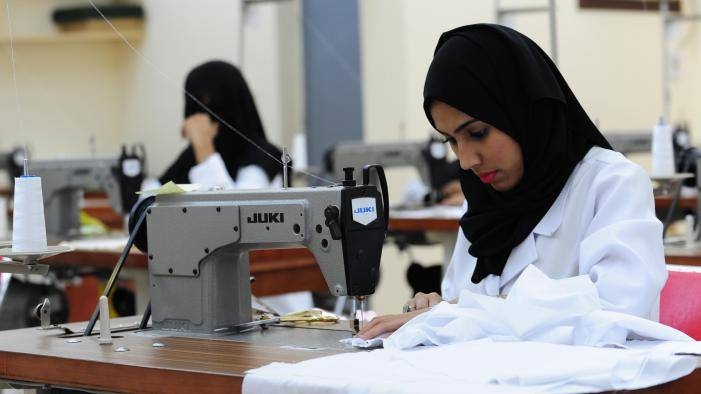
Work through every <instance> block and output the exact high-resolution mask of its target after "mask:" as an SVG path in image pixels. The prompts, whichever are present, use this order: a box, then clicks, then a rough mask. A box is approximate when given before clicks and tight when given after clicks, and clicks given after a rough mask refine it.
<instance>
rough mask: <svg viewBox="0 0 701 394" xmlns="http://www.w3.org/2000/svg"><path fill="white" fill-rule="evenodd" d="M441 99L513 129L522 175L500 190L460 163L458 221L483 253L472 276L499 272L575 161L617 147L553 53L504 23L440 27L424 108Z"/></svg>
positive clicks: (477, 251) (472, 248)
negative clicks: (463, 207) (462, 210)
mask: <svg viewBox="0 0 701 394" xmlns="http://www.w3.org/2000/svg"><path fill="white" fill-rule="evenodd" d="M434 100H439V101H442V102H444V103H446V104H448V105H451V106H452V107H454V108H456V109H458V110H460V111H462V112H464V113H466V114H468V115H470V116H472V117H474V118H476V119H478V120H481V121H483V122H486V123H488V124H490V125H492V126H494V127H496V128H498V129H500V130H502V131H504V132H505V133H507V134H508V135H509V136H511V137H512V138H513V139H514V140H516V141H517V142H518V144H519V145H520V146H521V150H522V152H523V160H524V175H523V178H522V179H521V181H520V182H519V183H518V185H517V186H516V187H514V188H513V189H511V190H509V191H506V192H497V191H495V190H494V189H493V188H492V187H490V186H488V185H485V184H483V183H482V182H481V181H480V180H479V178H478V177H477V176H476V175H475V173H474V172H473V171H465V170H461V174H460V182H461V184H462V190H463V193H464V194H465V198H466V199H467V203H468V211H467V213H466V214H465V215H464V216H463V217H462V219H461V220H460V226H461V228H462V230H463V232H464V234H465V236H466V237H467V239H468V240H469V241H470V243H471V246H470V249H469V252H470V254H471V255H473V256H475V257H477V265H476V267H475V271H474V273H473V275H472V278H471V279H472V282H473V283H479V282H480V281H481V280H482V279H484V278H485V277H487V276H488V275H490V274H494V275H501V273H502V271H503V269H504V266H505V265H506V261H507V259H508V257H509V254H510V253H511V250H512V249H513V248H514V247H515V246H517V245H518V244H520V243H521V242H522V241H523V240H524V239H525V238H526V237H527V236H528V235H529V234H530V233H531V232H532V231H533V229H534V228H535V226H536V225H537V224H538V222H540V220H541V219H542V218H543V216H545V214H546V213H547V211H548V210H549V209H550V207H551V206H552V204H553V203H554V202H555V199H557V196H558V195H559V194H560V192H561V191H562V188H563V187H564V185H565V183H566V182H567V179H568V178H569V176H570V174H571V173H572V171H573V169H574V167H575V166H576V165H577V163H578V162H579V161H580V160H581V159H582V158H583V157H584V156H585V155H586V153H587V152H588V151H589V149H590V148H591V147H592V146H594V145H597V146H601V147H604V148H608V149H611V146H610V145H609V143H608V142H607V141H606V139H605V138H604V136H603V135H601V133H600V132H599V131H598V130H597V128H596V126H594V124H593V123H592V122H591V120H590V119H589V117H588V116H587V114H586V113H585V112H584V110H583V109H582V106H581V105H580V104H579V102H578V101H577V99H576V98H575V96H574V94H573V93H572V91H571V90H570V88H569V87H568V86H567V83H566V82H565V80H564V78H563V77H562V75H561V74H560V72H559V71H558V70H557V68H556V67H555V65H554V64H553V63H552V61H551V60H550V59H549V58H548V56H547V55H546V54H545V53H544V52H543V51H542V50H541V49H540V48H539V47H538V46H537V45H536V44H535V43H534V42H533V41H531V40H530V39H529V38H528V37H526V36H524V35H522V34H520V33H518V32H516V31H515V30H512V29H510V28H507V27H504V26H499V25H488V24H478V25H470V26H464V27H460V28H457V29H454V30H451V31H448V32H446V33H443V35H441V37H440V39H439V40H438V45H437V47H436V51H435V53H434V58H433V61H432V63H431V66H430V68H429V70H428V75H427V76H426V84H425V86H424V111H425V112H426V116H427V117H428V119H429V121H430V122H431V124H432V125H433V126H434V127H435V124H434V122H433V119H432V118H431V112H430V109H431V104H432V103H433V102H434Z"/></svg>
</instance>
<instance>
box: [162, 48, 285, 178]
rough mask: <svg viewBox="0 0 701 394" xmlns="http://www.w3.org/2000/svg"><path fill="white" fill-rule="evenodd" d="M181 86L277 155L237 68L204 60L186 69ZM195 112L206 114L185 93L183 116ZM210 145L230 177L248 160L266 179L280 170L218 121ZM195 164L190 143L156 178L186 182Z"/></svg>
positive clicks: (278, 156) (277, 152)
mask: <svg viewBox="0 0 701 394" xmlns="http://www.w3.org/2000/svg"><path fill="white" fill-rule="evenodd" d="M185 90H186V91H188V92H189V93H190V94H192V95H193V96H195V97H196V98H197V100H199V101H201V102H202V103H203V104H204V105H206V106H207V107H209V109H211V110H212V112H214V113H215V114H217V115H218V116H219V117H221V118H222V119H223V120H224V121H225V122H226V123H228V124H230V125H231V126H233V127H235V128H236V129H237V130H238V131H240V132H241V133H243V134H244V135H245V136H246V137H248V138H249V139H251V140H253V141H254V142H255V143H256V144H257V145H258V146H260V147H261V148H263V149H265V150H266V151H267V152H269V153H270V154H272V155H273V156H274V157H275V158H276V159H279V158H280V157H281V155H282V152H281V151H280V149H278V148H277V147H276V146H274V145H273V144H271V143H269V142H268V141H267V140H266V139H265V131H264V130H263V124H262V123H261V121H260V117H259V116H258V110H257V109H256V104H255V102H254V101H253V96H252V95H251V91H250V90H249V89H248V85H247V84H246V81H245V80H244V79H243V75H241V72H240V71H239V69H238V68H236V67H235V66H233V65H231V64H229V63H226V62H223V61H211V62H207V63H204V64H202V65H200V66H197V67H195V68H194V69H193V70H192V71H190V74H188V76H187V79H186V81H185ZM196 113H205V114H208V115H209V113H208V112H207V111H205V109H204V108H202V106H201V105H200V104H199V103H197V101H195V100H193V99H192V98H190V97H189V96H187V95H186V96H185V118H187V117H189V116H190V115H193V114H196ZM209 117H210V119H212V121H214V122H219V120H218V119H215V118H213V117H212V116H211V115H209ZM214 148H215V150H216V151H217V152H219V154H220V155H221V157H222V159H223V160H224V164H225V165H226V169H227V171H228V172H229V175H231V177H232V178H233V179H234V180H236V174H237V172H238V170H239V168H241V167H245V166H247V165H251V164H255V165H257V166H260V167H261V168H263V170H264V171H265V173H266V174H267V175H268V178H269V179H270V180H272V179H273V178H274V177H275V176H276V175H277V174H280V173H282V170H281V168H282V166H281V165H278V163H277V162H276V161H275V160H273V159H272V158H271V157H269V156H268V155H266V154H265V153H263V152H261V151H260V150H258V148H256V147H255V146H253V145H251V144H250V143H249V142H248V141H246V140H244V139H243V138H242V137H241V136H239V135H238V134H236V133H235V132H234V131H233V130H231V129H229V128H228V127H227V126H226V125H224V124H222V123H221V122H220V123H219V132H218V133H217V136H216V137H215V138H214ZM196 164H197V162H196V160H195V153H194V151H193V149H192V146H191V145H190V146H188V147H187V148H186V149H185V150H184V151H183V152H182V153H181V154H180V156H178V158H177V159H176V160H175V162H174V163H173V164H172V165H171V166H170V168H168V169H167V170H166V172H165V173H164V174H163V175H162V176H161V178H160V182H161V183H166V182H168V181H173V182H175V183H189V179H188V173H189V171H190V169H191V168H192V167H194V166H195V165H196Z"/></svg>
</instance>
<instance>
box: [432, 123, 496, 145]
mask: <svg viewBox="0 0 701 394" xmlns="http://www.w3.org/2000/svg"><path fill="white" fill-rule="evenodd" d="M464 131H465V133H467V136H468V137H469V138H470V139H471V140H473V141H479V140H481V139H483V138H484V137H486V136H487V133H488V132H489V126H484V127H482V128H480V129H478V130H464ZM461 132H463V130H458V131H456V132H455V134H456V135H457V134H460V133H461ZM443 143H444V144H445V143H449V144H451V145H455V144H457V140H456V139H455V137H453V136H449V135H445V134H444V135H443Z"/></svg>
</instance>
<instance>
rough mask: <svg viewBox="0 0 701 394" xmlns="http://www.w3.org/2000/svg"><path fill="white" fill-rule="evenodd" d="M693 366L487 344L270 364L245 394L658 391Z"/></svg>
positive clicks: (574, 349)
mask: <svg viewBox="0 0 701 394" xmlns="http://www.w3.org/2000/svg"><path fill="white" fill-rule="evenodd" d="M683 345H684V344H680V345H678V346H675V347H674V349H676V350H678V349H679V348H680V347H679V346H682V347H683ZM687 345H688V344H687ZM695 366H696V357H693V356H674V355H671V353H670V348H667V349H658V348H655V347H652V348H650V346H648V348H647V349H642V350H637V349H633V350H631V349H616V348H596V347H586V346H568V345H556V344H548V343H541V342H495V341H492V340H490V339H485V340H478V341H469V342H462V343H455V344H450V345H446V346H427V347H416V348H412V349H409V350H401V351H400V350H394V349H379V350H374V351H371V352H358V353H346V354H339V355H335V356H329V357H321V358H317V359H312V360H307V361H303V362H300V363H297V364H286V363H273V364H269V365H267V366H264V367H261V368H257V369H254V370H250V371H248V372H247V373H246V377H245V379H244V382H243V392H244V393H278V392H284V393H427V392H429V393H430V392H433V393H456V392H461V393H470V392H475V393H533V392H550V393H574V392H597V391H605V390H623V389H636V388H642V387H649V386H653V385H657V384H661V383H664V382H667V381H671V380H674V379H677V378H679V377H682V376H684V375H687V374H689V373H690V372H691V371H693V369H694V367H695Z"/></svg>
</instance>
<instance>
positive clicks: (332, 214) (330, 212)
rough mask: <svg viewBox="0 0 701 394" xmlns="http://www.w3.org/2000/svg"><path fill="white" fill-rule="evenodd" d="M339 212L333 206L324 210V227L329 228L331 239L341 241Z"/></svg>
mask: <svg viewBox="0 0 701 394" xmlns="http://www.w3.org/2000/svg"><path fill="white" fill-rule="evenodd" d="M340 213H341V212H340V211H339V209H338V207H337V206H335V205H329V206H327V207H326V209H324V216H325V217H326V226H327V227H328V228H329V232H330V233H331V238H333V239H341V237H342V235H343V233H342V231H341V223H339V221H338V216H339V214H340Z"/></svg>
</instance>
